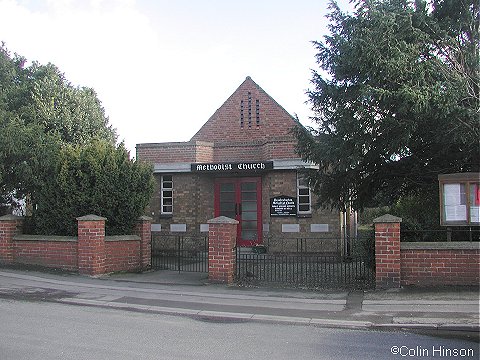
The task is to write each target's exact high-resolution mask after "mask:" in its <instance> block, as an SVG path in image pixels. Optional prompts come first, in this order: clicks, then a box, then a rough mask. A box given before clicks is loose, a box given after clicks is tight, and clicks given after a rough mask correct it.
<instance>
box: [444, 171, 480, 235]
mask: <svg viewBox="0 0 480 360" xmlns="http://www.w3.org/2000/svg"><path fill="white" fill-rule="evenodd" d="M438 181H439V192H440V225H443V226H480V173H457V174H445V175H439V176H438Z"/></svg>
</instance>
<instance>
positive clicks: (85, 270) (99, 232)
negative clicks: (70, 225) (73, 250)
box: [77, 215, 107, 276]
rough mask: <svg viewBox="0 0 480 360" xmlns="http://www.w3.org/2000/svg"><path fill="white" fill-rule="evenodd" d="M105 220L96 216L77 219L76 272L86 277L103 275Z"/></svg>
mask: <svg viewBox="0 0 480 360" xmlns="http://www.w3.org/2000/svg"><path fill="white" fill-rule="evenodd" d="M105 220H107V219H106V218H104V217H101V216H97V215H85V216H82V217H78V218H77V221H78V272H79V273H80V274H86V275H91V276H95V275H101V274H104V273H105V257H106V253H105Z"/></svg>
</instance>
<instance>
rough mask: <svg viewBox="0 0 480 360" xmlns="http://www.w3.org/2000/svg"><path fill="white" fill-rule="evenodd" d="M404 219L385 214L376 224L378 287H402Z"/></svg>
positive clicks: (376, 275)
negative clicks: (401, 261) (401, 256)
mask: <svg viewBox="0 0 480 360" xmlns="http://www.w3.org/2000/svg"><path fill="white" fill-rule="evenodd" d="M401 222H402V219H401V218H399V217H396V216H392V215H388V214H387V215H383V216H380V217H378V218H376V219H374V220H373V223H374V224H375V277H376V281H375V283H376V287H377V288H382V289H387V288H399V287H400V223H401Z"/></svg>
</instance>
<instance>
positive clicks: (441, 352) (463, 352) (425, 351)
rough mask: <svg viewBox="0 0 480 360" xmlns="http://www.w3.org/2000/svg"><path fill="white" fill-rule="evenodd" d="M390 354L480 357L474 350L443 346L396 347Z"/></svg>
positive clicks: (393, 347)
mask: <svg viewBox="0 0 480 360" xmlns="http://www.w3.org/2000/svg"><path fill="white" fill-rule="evenodd" d="M477 351H478V350H477ZM390 352H391V353H392V354H393V355H398V356H402V357H427V356H428V357H438V358H452V357H458V358H474V357H476V356H478V354H476V353H475V350H474V349H473V348H450V347H447V346H442V345H433V346H431V347H423V346H418V345H417V346H414V347H410V346H405V345H402V346H396V345H394V346H392V347H391V348H390Z"/></svg>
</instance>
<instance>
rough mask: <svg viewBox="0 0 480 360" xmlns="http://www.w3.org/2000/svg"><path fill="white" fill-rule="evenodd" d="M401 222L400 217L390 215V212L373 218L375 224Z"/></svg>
mask: <svg viewBox="0 0 480 360" xmlns="http://www.w3.org/2000/svg"><path fill="white" fill-rule="evenodd" d="M401 222H402V218H401V217H397V216H393V215H390V214H385V215H382V216H380V217H377V218H375V219H373V223H374V224H377V223H401Z"/></svg>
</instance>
